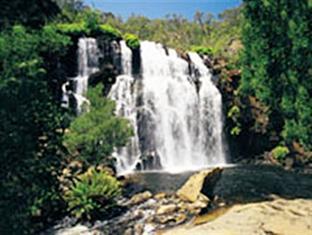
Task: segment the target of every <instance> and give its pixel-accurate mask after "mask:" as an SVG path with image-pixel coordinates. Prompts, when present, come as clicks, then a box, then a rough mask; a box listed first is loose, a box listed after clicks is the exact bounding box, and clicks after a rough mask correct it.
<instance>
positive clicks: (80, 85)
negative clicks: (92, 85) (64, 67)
mask: <svg viewBox="0 0 312 235" xmlns="http://www.w3.org/2000/svg"><path fill="white" fill-rule="evenodd" d="M99 56H100V52H99V49H98V46H97V41H96V39H95V38H80V39H79V41H78V76H77V77H75V78H73V79H72V80H73V81H74V91H73V93H72V95H73V96H74V97H75V100H76V111H77V113H78V114H80V113H81V112H82V111H83V108H84V105H85V104H87V105H89V101H88V99H87V98H86V95H87V94H86V93H87V90H88V79H89V76H90V75H91V74H92V73H95V72H97V71H98V70H99V69H98V64H99ZM65 85H66V84H65ZM63 90H64V88H63ZM65 97H66V96H65ZM67 97H68V96H67ZM63 99H64V100H66V99H67V100H68V98H63Z"/></svg>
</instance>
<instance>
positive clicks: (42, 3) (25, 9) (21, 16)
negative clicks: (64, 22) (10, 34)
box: [0, 0, 60, 29]
mask: <svg viewBox="0 0 312 235" xmlns="http://www.w3.org/2000/svg"><path fill="white" fill-rule="evenodd" d="M59 12H60V9H59V7H58V6H57V4H56V3H55V2H54V1H53V0H28V1H21V0H10V1H4V2H2V4H1V8H0V16H1V17H0V29H1V28H2V29H3V28H7V27H10V26H12V25H15V24H22V25H24V26H29V27H32V28H38V27H40V26H42V25H44V24H45V23H46V22H47V21H50V20H52V19H53V18H54V17H55V16H56V15H57V14H58V13H59Z"/></svg>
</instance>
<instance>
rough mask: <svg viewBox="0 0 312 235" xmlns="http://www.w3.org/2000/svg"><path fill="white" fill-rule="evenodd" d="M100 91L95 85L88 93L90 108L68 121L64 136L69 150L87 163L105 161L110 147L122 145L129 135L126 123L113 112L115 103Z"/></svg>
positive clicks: (128, 126)
mask: <svg viewBox="0 0 312 235" xmlns="http://www.w3.org/2000/svg"><path fill="white" fill-rule="evenodd" d="M102 90H103V87H102V85H98V86H97V87H95V88H92V89H91V90H90V91H89V92H88V98H89V100H90V102H91V107H90V111H89V112H86V113H84V114H82V115H81V116H79V117H77V118H76V119H75V120H74V121H73V122H72V123H71V125H70V128H69V131H68V133H67V134H66V135H65V138H64V143H65V146H66V147H67V148H68V149H69V151H70V153H72V155H74V156H76V157H78V158H80V159H81V160H83V161H84V162H85V163H86V165H87V166H88V165H89V166H90V165H97V164H100V163H107V162H108V160H109V159H108V157H110V155H111V154H112V153H113V151H114V148H116V147H122V146H124V145H126V144H127V141H128V139H129V137H130V136H131V135H133V132H132V129H131V128H130V124H129V122H128V121H127V120H126V119H124V118H120V117H116V116H115V115H114V110H115V103H114V102H113V101H111V100H109V99H106V98H104V97H103V96H102Z"/></svg>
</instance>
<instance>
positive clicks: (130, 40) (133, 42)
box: [124, 33, 140, 49]
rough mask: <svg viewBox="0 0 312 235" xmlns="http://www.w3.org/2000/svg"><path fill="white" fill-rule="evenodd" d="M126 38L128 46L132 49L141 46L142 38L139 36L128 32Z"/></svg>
mask: <svg viewBox="0 0 312 235" xmlns="http://www.w3.org/2000/svg"><path fill="white" fill-rule="evenodd" d="M124 38H125V40H126V44H127V46H128V47H130V48H131V49H138V48H139V47H140V40H139V38H138V36H136V35H134V34H130V33H128V34H126V35H125V36H124Z"/></svg>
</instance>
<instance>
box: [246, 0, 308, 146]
mask: <svg viewBox="0 0 312 235" xmlns="http://www.w3.org/2000/svg"><path fill="white" fill-rule="evenodd" d="M290 9H291V10H290ZM311 14H312V8H311V5H309V4H308V1H300V2H299V1H291V0H278V1H275V0H266V1H256V0H246V1H245V5H244V15H245V24H244V29H243V43H244V47H245V48H244V51H243V55H242V64H243V79H242V84H241V88H240V89H241V91H242V93H243V94H245V95H252V96H256V97H257V98H258V99H259V100H260V101H261V102H263V103H264V104H265V105H266V106H268V107H269V109H270V111H271V112H270V116H269V119H270V129H271V130H272V131H274V132H277V133H278V134H280V136H281V138H282V139H283V140H284V141H285V142H286V143H287V144H290V143H291V142H293V141H297V142H299V143H300V144H302V145H303V146H304V147H305V148H306V149H311V148H312V138H311V136H312V106H311V105H310V104H311V103H312V97H311V94H312V82H311V67H312V61H311V60H310V59H307V58H311V56H312V47H311V45H312V29H311V23H310V21H311ZM309 94H310V95H309Z"/></svg>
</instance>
